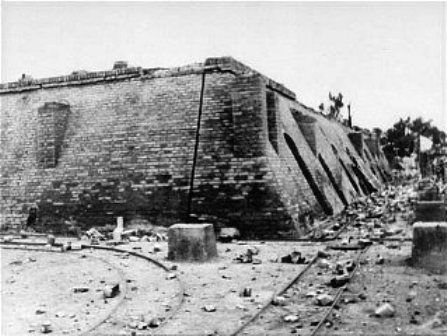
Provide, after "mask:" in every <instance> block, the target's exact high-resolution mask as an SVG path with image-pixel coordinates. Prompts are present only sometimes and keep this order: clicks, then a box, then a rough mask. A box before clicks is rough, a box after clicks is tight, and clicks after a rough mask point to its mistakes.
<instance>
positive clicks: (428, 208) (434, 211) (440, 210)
mask: <svg viewBox="0 0 447 336" xmlns="http://www.w3.org/2000/svg"><path fill="white" fill-rule="evenodd" d="M414 214H415V218H416V222H443V221H445V220H446V215H445V203H444V200H439V201H417V202H416V203H415V206H414Z"/></svg>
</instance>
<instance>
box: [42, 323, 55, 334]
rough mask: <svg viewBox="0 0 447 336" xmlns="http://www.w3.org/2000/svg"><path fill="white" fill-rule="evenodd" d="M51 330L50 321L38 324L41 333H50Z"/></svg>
mask: <svg viewBox="0 0 447 336" xmlns="http://www.w3.org/2000/svg"><path fill="white" fill-rule="evenodd" d="M52 331H53V330H52V329H51V323H50V322H43V323H42V325H41V326H40V332H41V333H42V334H48V333H51V332H52Z"/></svg>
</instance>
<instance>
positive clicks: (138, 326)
mask: <svg viewBox="0 0 447 336" xmlns="http://www.w3.org/2000/svg"><path fill="white" fill-rule="evenodd" d="M146 328H147V323H146V322H139V323H138V324H137V329H138V330H144V329H146Z"/></svg>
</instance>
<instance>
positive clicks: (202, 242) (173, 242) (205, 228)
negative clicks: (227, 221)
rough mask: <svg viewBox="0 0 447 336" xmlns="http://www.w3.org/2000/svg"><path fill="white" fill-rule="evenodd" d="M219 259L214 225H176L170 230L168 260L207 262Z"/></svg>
mask: <svg viewBox="0 0 447 336" xmlns="http://www.w3.org/2000/svg"><path fill="white" fill-rule="evenodd" d="M213 257H217V248H216V237H215V236H214V228H213V224H174V225H172V226H171V227H169V230H168V259H169V260H177V261H181V260H184V261H205V260H208V259H210V258H213Z"/></svg>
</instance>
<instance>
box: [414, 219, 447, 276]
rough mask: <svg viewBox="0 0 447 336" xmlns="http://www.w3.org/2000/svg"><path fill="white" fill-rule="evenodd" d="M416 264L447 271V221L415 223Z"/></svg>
mask: <svg viewBox="0 0 447 336" xmlns="http://www.w3.org/2000/svg"><path fill="white" fill-rule="evenodd" d="M412 262H413V265H414V266H419V267H423V268H426V269H430V270H439V271H441V272H446V271H447V222H428V223H427V222H425V223H424V222H417V223H415V224H414V225H413V250H412Z"/></svg>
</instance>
